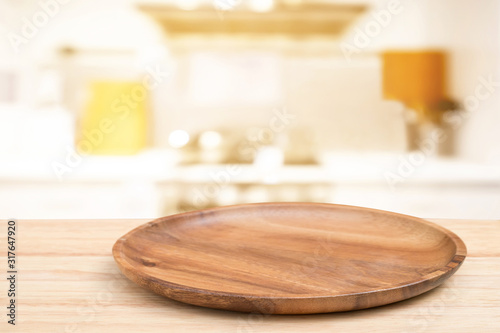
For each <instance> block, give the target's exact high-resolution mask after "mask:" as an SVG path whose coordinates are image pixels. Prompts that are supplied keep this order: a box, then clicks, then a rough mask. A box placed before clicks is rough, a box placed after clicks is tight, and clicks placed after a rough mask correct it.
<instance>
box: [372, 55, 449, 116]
mask: <svg viewBox="0 0 500 333" xmlns="http://www.w3.org/2000/svg"><path fill="white" fill-rule="evenodd" d="M382 61H383V93H384V98H386V99H393V100H399V101H401V102H403V103H404V104H405V105H406V107H408V108H411V109H414V110H416V111H418V112H421V113H427V112H429V111H431V110H432V109H433V108H434V107H435V105H436V104H437V103H439V102H440V101H442V100H443V99H444V98H445V96H446V82H445V81H446V55H445V53H443V52H440V51H387V52H384V53H383V54H382Z"/></svg>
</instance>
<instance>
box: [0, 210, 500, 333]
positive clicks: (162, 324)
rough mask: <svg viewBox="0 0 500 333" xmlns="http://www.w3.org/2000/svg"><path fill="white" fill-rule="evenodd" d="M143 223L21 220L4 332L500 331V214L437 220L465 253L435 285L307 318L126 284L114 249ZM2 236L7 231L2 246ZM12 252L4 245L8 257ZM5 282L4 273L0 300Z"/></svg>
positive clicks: (2, 256)
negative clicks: (226, 306)
mask: <svg viewBox="0 0 500 333" xmlns="http://www.w3.org/2000/svg"><path fill="white" fill-rule="evenodd" d="M146 222H148V220H146V219H130V220H123V219H121V220H19V221H18V228H19V234H18V260H19V267H18V269H19V282H18V289H19V295H18V305H19V316H18V320H19V323H18V325H17V326H16V327H15V328H14V329H13V328H12V327H10V326H9V325H8V324H7V323H6V321H3V320H2V321H0V332H12V331H15V332H34V333H38V332H56V333H58V332H61V333H63V332H65V333H70V332H71V333H75V332H78V333H81V332H85V333H102V332H106V331H110V330H111V331H118V332H122V333H129V332H130V333H137V332H162V333H163V332H166V331H168V332H196V333H199V332H210V333H221V332H222V333H224V332H227V333H237V332H254V333H257V332H259V333H260V332H264V333H266V332H269V333H272V332H292V333H294V332H397V333H401V332H411V333H413V332H424V333H442V332H444V331H448V332H478V331H480V332H482V333H483V332H488V333H498V332H500V315H499V309H500V242H498V240H499V239H500V221H497V220H488V221H485V220H443V219H439V220H432V222H435V223H437V224H439V225H441V226H443V227H445V228H447V229H450V230H451V231H453V232H455V233H457V235H459V236H460V238H462V239H463V240H464V242H465V243H466V244H467V252H468V254H467V260H465V262H464V264H463V265H462V267H461V268H460V269H459V270H458V271H457V273H456V274H455V275H453V276H452V277H451V278H450V279H448V280H447V281H445V282H444V283H443V284H442V285H441V286H439V287H437V288H435V289H433V290H432V291H429V292H427V293H425V294H422V295H420V296H418V297H413V298H411V299H408V300H405V301H402V302H398V303H393V304H389V305H386V306H381V307H377V308H371V309H366V310H359V311H351V312H339V313H327V314H316V315H300V316H293V315H292V316H269V315H257V314H243V313H238V312H232V311H222V310H213V309H209V308H204V307H199V306H193V305H189V304H186V303H180V302H176V301H174V300H171V299H168V298H165V297H163V296H160V295H157V294H155V293H152V292H150V291H149V290H146V289H144V288H141V287H139V286H138V285H136V284H135V283H133V282H131V281H129V280H128V279H127V278H126V277H124V276H123V274H121V272H120V271H119V269H118V267H117V265H116V264H115V262H114V260H113V257H112V255H111V250H110V249H111V247H112V246H113V244H114V243H115V241H116V239H118V238H119V237H120V236H121V235H123V234H125V233H126V232H127V231H129V230H131V229H132V228H135V227H138V226H140V225H142V224H144V223H146ZM5 223H6V222H5V221H4V225H5ZM5 242H6V239H5V237H0V246H2V247H3V246H4V245H6V244H5ZM5 255H6V252H3V251H0V260H1V261H2V262H6V261H5V260H6V259H5ZM6 282H7V281H6V280H5V279H1V280H0V290H2V295H3V296H1V297H0V301H4V300H5V299H6V298H5V295H4V294H3V292H4V291H6V290H7V289H6V288H7V283H6Z"/></svg>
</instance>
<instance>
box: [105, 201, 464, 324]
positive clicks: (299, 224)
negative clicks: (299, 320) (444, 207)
mask: <svg viewBox="0 0 500 333" xmlns="http://www.w3.org/2000/svg"><path fill="white" fill-rule="evenodd" d="M113 254H114V257H115V260H116V262H117V263H118V266H119V267H120V269H121V270H122V272H123V273H124V274H125V275H126V276H127V277H128V278H129V279H131V280H132V281H134V282H135V283H137V284H139V285H140V286H143V287H145V288H147V289H149V290H152V291H153V292H155V293H157V294H160V295H163V296H166V297H169V298H172V299H175V300H178V301H182V302H186V303H189V304H194V305H200V306H205V307H211V308H216V309H225V310H235V311H242V312H255V313H263V314H310V313H325V312H336V311H349V310H359V309H364V308H369V307H374V306H380V305H385V304H388V303H393V302H398V301H401V300H404V299H407V298H411V297H414V296H416V295H419V294H422V293H424V292H426V291H428V290H430V289H432V288H435V287H437V286H438V285H440V284H441V283H443V282H444V281H445V280H446V279H447V278H448V277H450V276H451V275H452V274H453V273H454V272H455V271H456V270H457V269H458V268H459V266H460V265H461V264H462V262H463V260H464V259H465V256H466V248H465V245H464V243H463V242H462V240H461V239H460V238H458V237H457V236H456V235H455V234H453V233H452V232H450V231H449V230H446V229H444V228H442V227H440V226H437V225H435V224H432V223H430V222H427V221H424V220H422V219H418V218H414V217H410V216H405V215H400V214H395V213H389V212H383V211H377V210H373V209H366V208H359V207H350V206H341V205H330V204H311V203H299V204H297V203H266V204H250V205H239V206H229V207H220V208H215V209H209V210H203V211H195V212H189V213H184V214H178V215H173V216H169V217H165V218H160V219H157V220H155V221H152V222H150V223H147V224H145V225H143V226H141V227H139V228H137V229H135V230H133V231H131V232H129V233H128V234H127V235H125V236H123V237H121V238H120V239H119V240H118V241H117V242H116V244H115V246H114V248H113Z"/></svg>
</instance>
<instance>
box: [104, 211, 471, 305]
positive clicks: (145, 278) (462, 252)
mask: <svg viewBox="0 0 500 333" xmlns="http://www.w3.org/2000/svg"><path fill="white" fill-rule="evenodd" d="M263 205H264V206H321V207H326V208H335V207H340V208H344V209H356V210H364V211H371V212H374V213H383V214H388V215H392V216H395V217H400V218H405V219H411V220H414V221H415V222H419V223H422V224H425V225H427V226H429V227H431V228H434V229H437V230H439V231H441V232H443V233H444V234H446V236H448V237H449V238H450V239H451V240H452V241H453V242H454V244H455V247H456V251H455V254H454V255H453V256H452V258H451V260H450V261H449V262H448V263H447V264H446V265H444V266H442V267H440V268H439V269H437V270H435V271H432V272H430V273H428V274H426V275H424V276H422V277H420V278H419V279H417V280H414V281H409V282H403V283H401V284H397V285H394V286H391V287H389V288H377V289H374V290H368V291H362V292H357V293H344V294H331V295H324V294H321V295H314V294H309V295H305V296H301V295H277V296H272V295H270V296H263V295H255V294H246V293H234V292H227V291H215V290H210V289H203V288H197V287H189V286H186V285H182V284H177V283H174V282H170V281H166V280H162V279H158V278H155V277H153V276H151V275H150V274H146V273H145V272H144V271H139V270H137V269H135V268H134V267H133V266H132V265H131V264H130V263H129V262H128V261H127V259H126V258H125V257H124V256H122V255H121V253H122V252H121V249H122V247H123V245H124V243H125V242H126V241H127V238H128V237H130V235H132V234H134V233H136V232H138V231H140V230H142V229H145V228H148V227H150V226H152V225H154V224H158V223H164V222H165V221H168V220H170V219H175V218H180V217H189V216H191V215H197V214H199V212H200V211H203V212H206V213H209V212H213V211H219V212H220V211H224V210H230V209H238V208H244V207H251V206H263ZM112 254H113V257H114V259H115V261H116V263H117V264H118V267H119V268H120V270H121V271H122V273H123V274H124V275H125V276H126V277H127V278H129V279H130V280H132V281H133V282H135V283H137V284H139V285H141V286H142V287H146V285H147V284H148V283H149V282H151V283H153V284H159V285H161V286H162V287H164V288H166V289H170V290H175V291H181V292H187V293H191V294H203V295H211V296H219V297H223V298H245V299H250V300H251V299H258V300H266V299H267V300H284V301H286V300H308V299H322V298H323V299H332V298H343V297H351V296H362V295H369V294H377V293H386V292H390V291H394V290H398V289H402V288H405V287H409V286H416V285H421V284H425V283H428V282H430V281H435V280H439V279H442V281H441V282H439V283H437V285H435V286H432V287H430V288H427V289H425V290H423V291H422V292H420V293H418V294H416V295H413V296H410V297H405V298H404V299H407V298H411V297H414V296H417V295H419V294H421V293H424V292H426V291H428V290H430V289H433V288H435V287H437V286H438V285H439V284H441V283H442V282H444V281H445V280H446V279H447V278H448V277H449V276H451V275H453V274H454V273H455V271H456V270H458V268H459V267H460V266H461V265H462V263H463V261H464V260H465V258H466V257H467V247H466V245H465V243H464V242H463V240H462V239H461V238H460V237H458V236H457V235H456V234H455V233H453V232H452V231H450V230H448V229H446V228H444V227H442V226H440V225H438V224H436V223H433V222H430V221H428V220H425V219H423V218H419V217H415V216H411V215H405V214H400V213H395V212H390V211H385V210H380V209H373V208H366V207H360V206H352V205H342V204H331V203H315V202H264V203H249V204H238V205H228V206H220V207H213V208H208V209H202V210H195V211H189V212H184V213H178V214H173V215H168V216H164V217H160V218H156V219H153V220H151V221H150V222H146V223H144V224H142V225H140V226H138V227H136V228H134V229H132V230H130V231H129V232H127V233H126V234H125V235H123V236H122V237H120V238H119V239H118V240H117V241H116V242H115V244H114V245H113V249H112ZM141 280H142V281H141ZM146 288H147V289H150V290H151V289H152V288H151V287H146ZM167 297H168V296H167Z"/></svg>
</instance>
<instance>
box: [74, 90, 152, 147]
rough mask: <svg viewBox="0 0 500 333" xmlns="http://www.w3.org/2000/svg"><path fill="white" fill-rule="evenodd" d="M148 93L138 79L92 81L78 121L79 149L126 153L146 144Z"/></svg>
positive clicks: (77, 143) (77, 144)
mask: <svg viewBox="0 0 500 333" xmlns="http://www.w3.org/2000/svg"><path fill="white" fill-rule="evenodd" d="M147 97H148V92H147V90H146V89H145V88H144V86H143V85H142V84H141V83H139V82H121V81H116V82H115V81H96V82H92V84H91V86H90V96H89V101H88V103H87V107H86V109H85V110H84V114H83V118H82V121H81V132H80V133H79V134H80V135H79V137H78V139H77V142H76V146H77V149H78V151H79V152H81V153H84V154H95V155H129V154H135V153H137V152H139V151H140V150H141V149H143V148H144V147H145V146H146V138H147V128H146V126H147V118H146V115H147V114H146V111H147V99H148V98H147Z"/></svg>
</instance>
